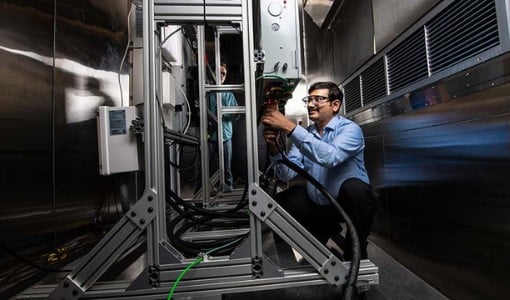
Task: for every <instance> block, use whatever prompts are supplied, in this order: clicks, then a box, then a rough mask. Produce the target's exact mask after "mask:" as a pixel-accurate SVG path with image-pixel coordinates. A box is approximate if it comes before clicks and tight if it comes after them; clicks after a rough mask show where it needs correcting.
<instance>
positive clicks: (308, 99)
mask: <svg viewBox="0 0 510 300" xmlns="http://www.w3.org/2000/svg"><path fill="white" fill-rule="evenodd" d="M326 100H329V97H324V96H308V97H304V98H303V102H305V103H310V102H312V103H319V102H325V101H326Z"/></svg>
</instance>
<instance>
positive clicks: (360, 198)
mask: <svg viewBox="0 0 510 300" xmlns="http://www.w3.org/2000/svg"><path fill="white" fill-rule="evenodd" d="M275 200H276V201H277V202H278V203H279V204H280V205H281V206H282V207H283V209H285V210H286V211H287V212H288V213H289V214H291V215H292V216H293V217H294V218H295V219H296V220H297V221H298V222H299V223H300V224H301V225H303V226H304V227H305V228H306V229H307V230H308V231H309V232H310V233H311V234H312V235H313V236H315V238H317V240H319V242H321V243H323V244H326V243H327V241H328V239H329V238H330V237H331V236H334V235H337V234H339V233H340V229H341V227H340V223H342V222H343V221H344V220H343V218H342V216H341V215H340V213H339V212H338V211H337V209H336V208H335V207H332V206H331V205H326V206H322V205H317V204H315V202H313V201H312V200H310V199H309V198H308V194H307V192H306V187H305V186H300V185H296V186H292V187H290V188H288V189H287V190H285V191H283V192H281V193H278V194H277V195H276V196H275ZM336 201H337V202H338V203H339V204H340V206H341V207H342V208H343V210H344V211H345V212H346V213H347V215H348V216H349V218H350V219H351V221H352V222H353V224H354V227H355V228H356V232H357V234H358V237H359V241H360V248H361V258H362V259H364V258H367V257H368V255H367V238H368V235H369V234H370V228H371V227H372V222H373V218H374V214H375V210H376V203H375V196H374V194H373V192H372V189H371V187H370V185H368V184H366V183H365V182H363V181H361V180H359V179H356V178H351V179H348V180H346V181H344V183H343V184H342V186H341V187H340V192H339V194H338V197H337V199H336ZM277 239H278V238H277ZM342 250H343V251H344V255H343V256H344V257H343V258H344V260H351V259H352V243H351V240H350V236H349V235H347V237H346V244H345V247H344V248H343V249H342Z"/></svg>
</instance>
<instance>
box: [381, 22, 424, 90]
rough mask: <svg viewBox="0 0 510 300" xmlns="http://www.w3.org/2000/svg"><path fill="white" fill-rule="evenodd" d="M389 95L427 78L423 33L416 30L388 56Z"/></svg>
mask: <svg viewBox="0 0 510 300" xmlns="http://www.w3.org/2000/svg"><path fill="white" fill-rule="evenodd" d="M387 59H388V78H389V85H390V93H391V92H393V91H396V90H398V89H400V88H402V87H406V86H408V85H410V84H412V83H414V82H416V81H418V80H421V79H423V78H426V77H427V76H428V68H427V51H426V46H425V32H424V31H423V30H418V31H416V32H415V33H414V34H412V35H411V36H410V37H408V38H407V39H405V40H404V41H403V42H402V43H400V44H399V45H398V46H397V47H395V48H394V49H393V50H391V51H390V52H389V53H388V55H387Z"/></svg>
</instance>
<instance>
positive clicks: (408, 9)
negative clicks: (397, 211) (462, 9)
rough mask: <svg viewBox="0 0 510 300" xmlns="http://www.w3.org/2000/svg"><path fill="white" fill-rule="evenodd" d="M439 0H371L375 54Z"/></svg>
mask: <svg viewBox="0 0 510 300" xmlns="http://www.w3.org/2000/svg"><path fill="white" fill-rule="evenodd" d="M439 2H440V0H398V1H396V0H377V1H374V0H372V6H373V10H374V13H373V16H374V42H375V49H376V52H379V51H381V49H383V48H384V47H386V46H387V45H388V44H389V43H390V42H391V41H392V40H393V39H395V38H396V37H398V36H399V35H400V34H401V33H402V32H404V30H406V29H407V28H408V27H409V26H411V25H412V24H413V23H414V22H416V20H418V19H419V18H420V17H421V16H422V15H423V14H424V13H425V12H427V11H428V10H429V9H431V8H432V7H434V5H436V4H437V3H439Z"/></svg>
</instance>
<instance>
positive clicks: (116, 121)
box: [97, 106, 139, 175]
mask: <svg viewBox="0 0 510 300" xmlns="http://www.w3.org/2000/svg"><path fill="white" fill-rule="evenodd" d="M135 118H136V111H135V107H134V106H127V107H108V106H100V107H99V108H98V117H97V131H98V139H99V140H98V146H99V174H101V175H110V174H115V173H123V172H131V171H137V170H139V162H138V148H137V143H136V136H135V135H134V134H132V133H130V131H129V127H130V126H131V122H132V121H133V120H134V119H135Z"/></svg>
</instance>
